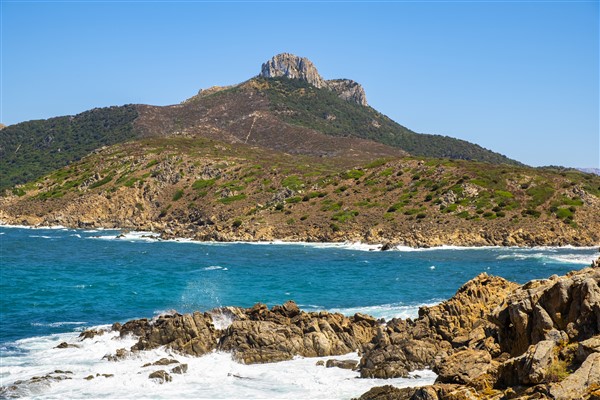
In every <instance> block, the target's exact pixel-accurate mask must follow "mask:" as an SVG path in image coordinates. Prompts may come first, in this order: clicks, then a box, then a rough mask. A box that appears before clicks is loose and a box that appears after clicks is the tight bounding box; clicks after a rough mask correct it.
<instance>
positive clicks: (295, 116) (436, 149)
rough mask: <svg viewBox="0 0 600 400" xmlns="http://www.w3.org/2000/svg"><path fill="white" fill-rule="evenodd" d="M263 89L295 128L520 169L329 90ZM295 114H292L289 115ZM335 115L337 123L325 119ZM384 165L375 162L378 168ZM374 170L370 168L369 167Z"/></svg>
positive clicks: (300, 85) (276, 81)
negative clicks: (411, 127) (415, 129)
mask: <svg viewBox="0 0 600 400" xmlns="http://www.w3.org/2000/svg"><path fill="white" fill-rule="evenodd" d="M257 80H258V82H259V83H268V84H267V85H264V86H266V87H267V89H266V90H265V91H266V93H267V95H268V96H269V99H270V100H271V104H272V109H273V110H274V111H277V112H281V114H280V115H281V118H282V119H284V120H285V121H286V122H289V123H291V124H294V125H298V126H302V127H306V128H310V129H314V130H317V131H319V132H322V133H325V134H327V135H331V136H354V137H359V138H362V139H370V140H374V141H376V142H380V143H384V144H387V145H390V146H394V147H399V148H401V149H404V150H406V151H408V152H409V153H410V154H412V155H415V156H425V157H438V158H454V159H464V160H478V161H484V162H489V163H494V164H512V165H520V163H518V162H517V161H514V160H511V159H510V158H508V157H505V156H503V155H501V154H498V153H494V152H492V151H490V150H487V149H484V148H483V147H481V146H479V145H476V144H473V143H469V142H467V141H464V140H460V139H455V138H451V137H448V136H441V135H428V134H417V133H415V132H413V131H411V130H409V129H407V128H405V127H403V126H402V125H400V124H398V123H396V122H394V121H392V120H391V119H389V118H388V117H386V116H385V115H383V114H381V113H379V112H377V111H376V110H374V109H373V108H371V107H364V106H361V105H358V104H356V103H352V102H349V101H346V100H343V99H341V98H339V97H338V96H337V95H336V94H335V93H333V92H331V91H329V90H327V89H318V88H316V87H314V86H312V85H310V84H308V83H307V82H304V81H301V80H297V79H287V78H271V79H268V80H267V79H265V78H257ZM290 111H292V112H290ZM326 114H327V115H335V119H334V120H329V119H327V118H324V117H323V115H326ZM380 162H381V161H376V162H374V163H375V164H374V165H375V166H376V165H377V164H378V163H380ZM369 167H370V168H372V167H371V166H369Z"/></svg>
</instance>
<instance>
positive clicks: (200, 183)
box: [192, 178, 215, 190]
mask: <svg viewBox="0 0 600 400" xmlns="http://www.w3.org/2000/svg"><path fill="white" fill-rule="evenodd" d="M214 184H215V178H213V179H198V180H197V181H196V182H194V183H193V184H192V188H194V189H196V190H201V189H205V188H207V187H210V186H213V185H214Z"/></svg>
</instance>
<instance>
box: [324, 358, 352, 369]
mask: <svg viewBox="0 0 600 400" xmlns="http://www.w3.org/2000/svg"><path fill="white" fill-rule="evenodd" d="M357 365H358V361H356V360H334V359H332V360H327V363H326V364H325V367H326V368H341V369H354V368H356V366H357Z"/></svg>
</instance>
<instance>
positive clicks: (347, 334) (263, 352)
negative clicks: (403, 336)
mask: <svg viewBox="0 0 600 400" xmlns="http://www.w3.org/2000/svg"><path fill="white" fill-rule="evenodd" d="M245 315H246V317H247V319H245V320H238V321H234V322H233V323H232V324H231V325H230V326H229V327H228V328H227V329H226V330H225V331H224V332H223V335H222V337H221V339H220V341H219V346H218V348H219V350H222V351H230V352H232V353H233V355H234V358H235V359H237V360H239V361H241V362H243V363H246V364H254V363H266V362H276V361H283V360H290V359H292V358H293V357H294V356H296V355H301V356H304V357H317V356H319V357H323V356H332V355H341V354H347V353H350V352H353V351H356V350H357V349H362V348H363V347H364V346H365V345H366V344H367V343H369V342H370V341H371V340H372V339H373V337H374V336H375V328H374V327H373V326H372V321H371V320H369V319H367V318H364V317H362V318H361V317H360V316H359V317H353V318H348V317H345V316H343V315H341V314H331V313H328V312H320V313H305V312H301V311H300V310H299V309H298V307H297V306H296V304H295V303H294V302H287V303H285V304H284V305H282V306H275V307H273V308H272V309H271V310H269V309H268V308H267V307H266V306H265V305H264V304H257V305H255V306H254V307H252V308H250V309H247V310H246V312H245Z"/></svg>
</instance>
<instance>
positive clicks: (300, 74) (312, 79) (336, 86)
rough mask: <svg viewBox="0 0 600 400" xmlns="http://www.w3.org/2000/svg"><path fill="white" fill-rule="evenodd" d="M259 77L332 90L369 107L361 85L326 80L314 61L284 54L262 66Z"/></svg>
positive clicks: (341, 80) (347, 80) (348, 80)
mask: <svg viewBox="0 0 600 400" xmlns="http://www.w3.org/2000/svg"><path fill="white" fill-rule="evenodd" d="M259 76H261V77H263V78H279V77H285V78H289V79H298V80H301V81H305V82H307V83H309V84H311V85H313V86H315V87H317V88H320V89H328V90H331V91H332V92H334V93H335V94H337V95H338V96H339V97H340V98H342V99H344V100H346V101H350V102H353V103H357V104H360V105H362V106H366V105H367V96H366V94H365V91H364V89H363V87H362V86H361V85H360V84H359V83H357V82H354V81H353V80H350V79H333V80H325V79H323V78H322V77H321V75H319V71H317V68H316V67H315V65H314V64H313V63H312V61H310V60H309V59H308V58H304V57H298V56H296V55H294V54H289V53H282V54H278V55H276V56H274V57H273V58H271V59H270V60H269V61H267V62H266V63H264V64H263V65H262V68H261V72H260V74H259Z"/></svg>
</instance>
